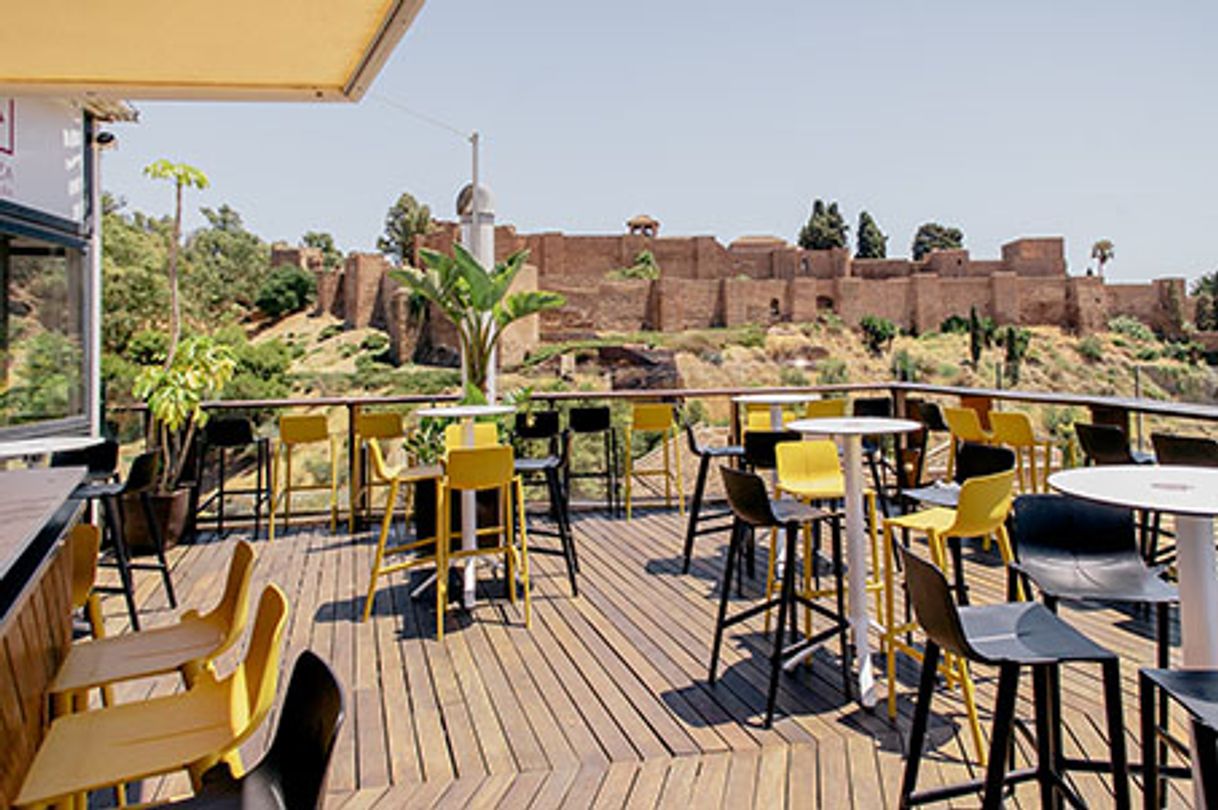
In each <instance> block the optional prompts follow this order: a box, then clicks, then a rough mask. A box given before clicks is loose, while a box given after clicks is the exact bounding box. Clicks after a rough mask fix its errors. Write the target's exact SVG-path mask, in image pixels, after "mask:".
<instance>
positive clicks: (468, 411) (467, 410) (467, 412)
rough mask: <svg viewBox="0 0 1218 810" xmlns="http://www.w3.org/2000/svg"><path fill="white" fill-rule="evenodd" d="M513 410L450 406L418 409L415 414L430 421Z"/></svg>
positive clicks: (497, 413) (482, 406)
mask: <svg viewBox="0 0 1218 810" xmlns="http://www.w3.org/2000/svg"><path fill="white" fill-rule="evenodd" d="M515 410H516V409H515V408H513V407H512V406H511V405H452V406H449V407H446V408H419V409H418V410H417V411H415V413H416V414H418V415H419V416H426V417H429V418H432V419H473V418H474V417H477V416H499V415H500V414H505V413H513V412H515Z"/></svg>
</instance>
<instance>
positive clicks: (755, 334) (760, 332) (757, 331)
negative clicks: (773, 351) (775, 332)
mask: <svg viewBox="0 0 1218 810" xmlns="http://www.w3.org/2000/svg"><path fill="white" fill-rule="evenodd" d="M738 342H739V344H740V345H741V346H743V347H744V348H746V349H761V348H764V347H765V330H764V329H762V328H761V327H760V326H758V325H757V324H755V323H751V324H749V325H748V326H746V327H744V329H742V330H740V338H739V341H738Z"/></svg>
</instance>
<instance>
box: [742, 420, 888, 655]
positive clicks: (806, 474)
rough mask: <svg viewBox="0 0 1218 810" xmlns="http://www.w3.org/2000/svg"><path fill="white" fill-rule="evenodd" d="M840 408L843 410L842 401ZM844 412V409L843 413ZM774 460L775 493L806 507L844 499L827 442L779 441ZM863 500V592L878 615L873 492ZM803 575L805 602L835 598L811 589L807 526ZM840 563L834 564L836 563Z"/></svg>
mask: <svg viewBox="0 0 1218 810" xmlns="http://www.w3.org/2000/svg"><path fill="white" fill-rule="evenodd" d="M841 402H842V403H843V405H842V407H843V409H844V407H845V401H844V400H841ZM843 412H844V410H843ZM774 457H775V460H776V461H777V473H778V483H777V485H776V486H775V490H776V492H777V493H778V494H780V495H781V494H786V495H790V496H791V497H793V498H796V499H798V500H801V501H804V502H805V503H807V504H808V505H809V506H819V505H821V504H823V503H824V502H825V501H830V502H832V501H840V500H842V499H843V498H845V497H846V476H845V473H843V472H842V464H841V459H840V457H839V456H838V454H837V445H836V444H835V443H834V442H833V441H832V440H831V439H807V440H804V441H798V442H783V443H781V444H778V445H776V446H775V447H774ZM864 497H865V498H866V499H867V504H866V505H867V528H868V532H869V534H870V539H871V560H872V566H871V569H870V573H869V574H868V575H867V592H868V593H871V594H875V598H876V612H877V614H879V613H881V612H882V609H883V602H882V596H881V592H882V590H883V587H884V579H883V576H882V575H881V572H880V566H879V563H878V561H879V559H880V556H879V550H880V549H879V524H878V523H877V518H876V514H877V513H876V498H875V490H872V489H867V490H865V492H864ZM776 537H777V535H776V534H775V533H774V532H771V533H770V559H769V565H768V568H767V574H766V598H767V599H768V598H769V597H770V596H772V595H773V591H774V588H775V587H776V586H777V577H776V571H775V565H776V562H777V545H778V544H777V543H776V542H775V539H776ZM803 556H804V561H805V562H804V572H803V588H804V593H805V595H806V596H807V597H808V598H809V599H818V598H824V597H828V596H835V595H836V589H834V588H813V587H812V575H813V566H814V565H815V560H814V559H813V555H812V533H811V528H810V527H805V529H804V555H803ZM840 562H841V561H835V563H840ZM804 619H805V622H806V623H807V634H808V635H811V634H812V611H811V609H808V610H807V611H806V613H805V617H804ZM765 629H766V632H767V633H768V632H769V631H770V612H769V610H766V614H765Z"/></svg>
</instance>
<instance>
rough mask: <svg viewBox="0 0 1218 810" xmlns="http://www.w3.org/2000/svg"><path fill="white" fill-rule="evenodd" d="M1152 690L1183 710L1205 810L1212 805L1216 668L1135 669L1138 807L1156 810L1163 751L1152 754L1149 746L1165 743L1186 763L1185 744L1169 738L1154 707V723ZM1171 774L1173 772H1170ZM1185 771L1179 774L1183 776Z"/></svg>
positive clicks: (1216, 766)
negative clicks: (1138, 714)
mask: <svg viewBox="0 0 1218 810" xmlns="http://www.w3.org/2000/svg"><path fill="white" fill-rule="evenodd" d="M1155 692H1160V693H1161V695H1162V697H1163V698H1167V697H1170V698H1171V699H1172V700H1174V701H1176V702H1177V703H1179V704H1180V705H1181V706H1183V707H1184V710H1185V711H1186V712H1188V714H1189V717H1190V719H1191V720H1192V731H1193V739H1194V740H1195V741H1196V744H1197V755H1198V757H1197V758H1198V760H1199V761H1198V763H1197V765H1198V768H1197V770H1198V771H1199V772H1200V773H1201V794H1202V796H1203V797H1204V799H1205V805H1204V806H1205V807H1218V670H1212V669H1172V670H1168V669H1143V670H1139V671H1138V701H1139V703H1140V704H1141V714H1142V762H1143V767H1144V768H1145V771H1144V773H1143V777H1142V802H1143V804H1142V806H1143V807H1144V808H1146V810H1159V808H1161V807H1163V806H1164V802H1165V800H1166V797H1165V796H1164V790H1163V788H1164V785H1163V781H1162V778H1163V776H1164V775H1165V773H1166V772H1167V769H1165V768H1164V767H1163V759H1162V757H1163V749H1162V747H1160V749H1159V756H1156V755H1155V743H1156V742H1158V741H1160V740H1162V741H1163V742H1166V743H1170V745H1171V746H1172V747H1173V748H1174V749H1176V752H1177V753H1179V754H1180V755H1181V756H1182V757H1184V758H1185V759H1186V760H1187V759H1189V755H1190V754H1189V750H1188V746H1187V745H1186V744H1185V743H1183V742H1181V741H1179V740H1177V739H1176V738H1174V737H1172V736H1171V734H1170V733H1169V730H1168V728H1167V718H1166V716H1165V715H1164V714H1163V713H1162V708H1161V707H1160V712H1159V717H1160V720H1159V722H1158V723H1156V722H1155ZM1172 770H1175V769H1172ZM1187 772H1188V771H1187V769H1184V771H1183V772H1179V775H1184V773H1187Z"/></svg>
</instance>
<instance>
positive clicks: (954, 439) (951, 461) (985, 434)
mask: <svg viewBox="0 0 1218 810" xmlns="http://www.w3.org/2000/svg"><path fill="white" fill-rule="evenodd" d="M943 421H945V422H947V429H948V430H949V431H950V432H951V436H950V437H949V445H950V446H949V449H948V454H947V477H948V479H951V478H952V476H953V475H955V474H956V447H957V446H958V445H959V444H960V442H976V443H978V444H989V443H990V442H991V441H993V438H994V436H993V434H992V433H990V432H989V431H988V430H986V429H985V428H984V427H982V425H981V414H979V413H977V411H975V410H973V409H972V408H944V409H943Z"/></svg>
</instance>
